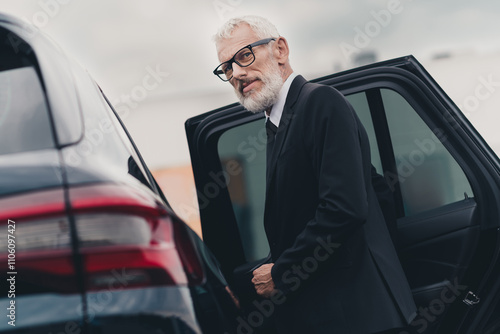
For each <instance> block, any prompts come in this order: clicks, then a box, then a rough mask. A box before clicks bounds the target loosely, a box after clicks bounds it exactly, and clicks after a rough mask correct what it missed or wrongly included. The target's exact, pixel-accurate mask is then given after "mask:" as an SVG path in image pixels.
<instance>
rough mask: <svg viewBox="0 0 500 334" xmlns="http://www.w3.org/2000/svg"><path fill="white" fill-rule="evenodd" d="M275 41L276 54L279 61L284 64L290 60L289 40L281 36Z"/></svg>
mask: <svg viewBox="0 0 500 334" xmlns="http://www.w3.org/2000/svg"><path fill="white" fill-rule="evenodd" d="M274 43H275V47H274V56H275V58H276V59H277V60H278V63H279V64H280V65H283V64H285V63H286V62H287V61H288V54H289V49H288V42H287V40H286V39H285V37H279V38H278V39H277V40H276V41H275V42H274Z"/></svg>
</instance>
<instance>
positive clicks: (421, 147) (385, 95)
mask: <svg viewBox="0 0 500 334" xmlns="http://www.w3.org/2000/svg"><path fill="white" fill-rule="evenodd" d="M380 94H381V96H382V101H383V104H384V109H385V113H386V117H387V124H388V127H389V132H390V136H391V141H392V144H393V150H394V157H395V160H396V167H397V176H396V175H388V176H389V177H387V180H388V182H389V184H390V185H393V184H394V183H395V182H399V186H400V189H401V195H402V198H403V203H404V213H405V216H411V215H414V214H417V213H420V212H423V211H427V210H431V209H435V208H438V207H441V206H444V205H446V204H450V203H454V202H458V201H461V200H463V199H465V198H467V197H473V193H472V189H471V186H470V184H469V181H468V180H467V177H466V176H465V174H464V172H463V170H462V169H461V167H460V166H459V165H458V163H457V162H456V161H455V159H454V158H453V156H452V155H451V154H450V153H449V152H448V150H447V149H446V148H445V147H444V145H443V143H442V141H445V140H446V136H445V135H444V131H442V130H441V129H434V130H431V129H430V128H429V126H428V125H427V124H425V123H424V121H423V120H422V118H421V117H420V116H419V115H418V114H417V112H416V111H415V110H414V109H413V107H412V106H411V105H410V104H409V103H408V102H407V101H406V100H405V99H404V98H403V97H402V96H401V95H400V94H399V93H397V92H396V91H394V90H390V89H381V90H380Z"/></svg>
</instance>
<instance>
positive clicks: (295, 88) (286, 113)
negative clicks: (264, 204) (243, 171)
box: [266, 75, 307, 192]
mask: <svg viewBox="0 0 500 334" xmlns="http://www.w3.org/2000/svg"><path fill="white" fill-rule="evenodd" d="M306 83H307V80H306V79H304V78H303V77H302V76H300V75H298V76H297V77H296V78H295V79H294V80H293V82H292V85H291V86H290V90H289V91H288V95H287V97H286V102H285V106H284V108H283V114H282V115H281V120H280V124H279V127H278V132H276V139H275V140H276V141H275V142H274V145H273V152H272V153H271V155H270V157H271V159H270V160H271V161H270V163H268V164H267V170H266V183H267V192H268V191H269V189H270V188H271V187H270V185H271V181H272V179H273V177H274V174H275V171H276V163H277V161H278V157H279V155H280V153H281V149H282V147H283V143H284V142H285V139H286V136H287V133H288V129H289V128H290V123H291V122H292V121H293V113H294V109H293V106H294V104H295V102H296V101H297V98H298V96H299V93H300V90H301V89H302V87H303V86H304V84H306Z"/></svg>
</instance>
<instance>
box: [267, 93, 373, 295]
mask: <svg viewBox="0 0 500 334" xmlns="http://www.w3.org/2000/svg"><path fill="white" fill-rule="evenodd" d="M305 109H306V110H305V112H306V114H305V118H304V122H303V126H302V128H301V129H302V133H300V134H299V135H300V136H302V138H303V140H304V145H305V147H306V148H307V150H308V152H310V159H311V165H312V172H313V173H314V174H315V176H316V179H317V183H318V184H317V189H318V194H317V196H318V205H317V208H316V212H315V215H314V218H313V219H311V220H310V221H309V222H307V224H306V226H305V228H304V230H303V231H302V232H301V233H300V234H299V235H298V236H297V237H296V239H295V242H294V244H293V246H292V247H290V248H288V249H287V250H285V251H284V252H283V253H282V254H281V255H280V257H279V258H278V259H277V260H276V261H275V264H274V267H273V269H272V272H271V274H272V277H273V281H274V283H275V285H276V287H277V288H278V289H279V290H281V291H282V292H285V293H287V292H289V291H290V289H291V288H292V290H294V287H295V286H297V284H292V285H290V283H291V282H295V283H297V282H299V283H300V281H301V280H302V279H304V277H303V274H300V273H299V271H300V269H301V268H304V264H305V263H306V262H307V261H315V262H316V264H317V266H318V269H317V270H315V272H320V271H321V269H322V268H324V267H325V266H328V265H331V263H332V261H333V260H332V261H330V260H329V259H324V256H322V258H321V259H318V254H319V253H318V249H319V248H320V247H330V248H329V250H331V252H329V253H331V254H330V255H332V256H331V257H332V258H334V256H333V254H334V252H335V251H336V250H337V249H338V248H340V247H341V245H342V244H343V243H344V241H345V240H347V239H348V238H349V237H350V236H351V235H352V234H353V233H354V232H355V231H356V229H358V228H359V227H360V226H361V225H362V224H364V222H365V221H366V217H367V212H368V200H367V193H366V187H365V182H366V180H365V174H364V166H363V161H362V152H361V145H360V140H359V134H358V131H359V129H358V126H359V125H358V122H357V120H356V117H355V115H354V111H353V110H352V108H351V106H350V104H349V103H348V101H347V100H346V99H345V97H344V96H343V95H342V94H340V93H339V92H338V91H336V90H335V89H333V88H330V87H327V86H319V87H318V88H316V89H314V90H313V91H312V92H311V93H310V96H309V98H308V99H307V102H306V108H305ZM323 255H324V254H323ZM310 274H311V275H314V273H310ZM298 285H300V284H298Z"/></svg>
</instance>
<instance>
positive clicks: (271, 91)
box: [235, 66, 283, 113]
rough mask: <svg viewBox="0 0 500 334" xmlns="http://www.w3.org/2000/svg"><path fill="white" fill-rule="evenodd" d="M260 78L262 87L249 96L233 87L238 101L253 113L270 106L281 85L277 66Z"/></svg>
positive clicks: (281, 80) (276, 98)
mask: <svg viewBox="0 0 500 334" xmlns="http://www.w3.org/2000/svg"><path fill="white" fill-rule="evenodd" d="M261 80H262V82H263V84H264V85H263V86H262V89H261V90H260V91H259V92H257V93H253V94H252V95H251V96H248V97H245V96H244V95H243V94H242V93H241V92H240V91H239V90H238V89H235V92H236V96H237V97H238V99H239V100H240V103H241V104H242V105H243V107H245V109H247V110H248V111H251V112H253V113H258V112H261V111H264V110H267V109H268V108H270V107H272V106H273V105H274V104H275V103H276V101H278V96H279V94H280V90H281V87H282V86H283V78H282V77H281V73H280V70H279V67H278V66H273V67H271V68H270V69H269V71H268V72H267V74H266V75H265V76H263V77H262V78H261Z"/></svg>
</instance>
